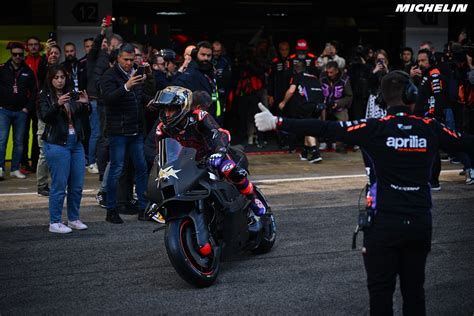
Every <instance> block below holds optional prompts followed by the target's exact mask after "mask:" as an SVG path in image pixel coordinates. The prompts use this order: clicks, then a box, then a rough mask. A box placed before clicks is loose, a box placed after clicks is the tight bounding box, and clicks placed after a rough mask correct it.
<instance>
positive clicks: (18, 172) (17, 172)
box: [10, 170, 26, 179]
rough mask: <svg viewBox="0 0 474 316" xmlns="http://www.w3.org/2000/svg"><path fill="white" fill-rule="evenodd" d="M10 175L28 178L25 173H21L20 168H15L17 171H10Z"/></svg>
mask: <svg viewBox="0 0 474 316" xmlns="http://www.w3.org/2000/svg"><path fill="white" fill-rule="evenodd" d="M10 177H12V178H18V179H26V176H25V175H24V174H23V173H21V171H20V170H15V171H12V172H10Z"/></svg>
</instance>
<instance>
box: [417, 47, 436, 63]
mask: <svg viewBox="0 0 474 316" xmlns="http://www.w3.org/2000/svg"><path fill="white" fill-rule="evenodd" d="M420 53H422V54H426V55H428V61H429V62H430V66H431V67H433V66H434V65H436V56H435V55H434V54H433V52H432V51H430V50H429V49H426V48H424V49H422V50H420V51H419V52H418V54H420Z"/></svg>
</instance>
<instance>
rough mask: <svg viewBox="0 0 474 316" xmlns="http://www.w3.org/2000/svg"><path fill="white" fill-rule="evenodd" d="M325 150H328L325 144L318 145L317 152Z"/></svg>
mask: <svg viewBox="0 0 474 316" xmlns="http://www.w3.org/2000/svg"><path fill="white" fill-rule="evenodd" d="M327 148H328V145H327V144H326V143H320V144H319V150H326V149H327Z"/></svg>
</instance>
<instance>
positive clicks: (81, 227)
mask: <svg viewBox="0 0 474 316" xmlns="http://www.w3.org/2000/svg"><path fill="white" fill-rule="evenodd" d="M67 226H69V227H71V228H74V229H78V230H84V229H87V225H86V224H84V223H83V222H81V221H80V220H79V219H78V220H77V221H68V222H67Z"/></svg>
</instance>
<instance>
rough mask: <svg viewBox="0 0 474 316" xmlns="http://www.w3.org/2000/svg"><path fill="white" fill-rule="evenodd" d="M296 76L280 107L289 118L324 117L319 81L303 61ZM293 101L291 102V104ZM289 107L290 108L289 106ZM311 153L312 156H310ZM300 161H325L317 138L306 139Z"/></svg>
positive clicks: (292, 143)
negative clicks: (307, 69)
mask: <svg viewBox="0 0 474 316" xmlns="http://www.w3.org/2000/svg"><path fill="white" fill-rule="evenodd" d="M294 71H295V74H294V75H293V77H292V78H291V79H290V87H289V88H288V90H286V93H285V96H284V98H283V100H282V101H281V102H280V103H279V105H278V107H279V109H280V110H281V111H282V113H285V114H286V115H287V116H289V117H293V118H312V117H313V118H318V117H320V116H321V115H324V114H323V113H324V111H325V108H326V107H325V105H324V103H323V101H324V96H323V91H322V89H321V83H320V82H319V79H318V78H317V77H316V76H315V75H313V74H310V73H308V72H306V66H305V63H304V62H303V61H300V62H299V63H297V64H296V66H295V67H294ZM290 101H291V102H290ZM287 105H288V106H287ZM289 140H290V144H289V145H290V149H293V148H294V146H295V144H294V141H295V139H294V137H290V138H289ZM310 153H311V156H308V154H310ZM300 159H301V160H305V161H308V162H310V163H316V162H320V161H322V160H323V158H322V157H321V154H320V153H319V149H318V147H317V145H316V138H314V137H312V136H305V137H304V148H303V150H302V151H301V154H300Z"/></svg>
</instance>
